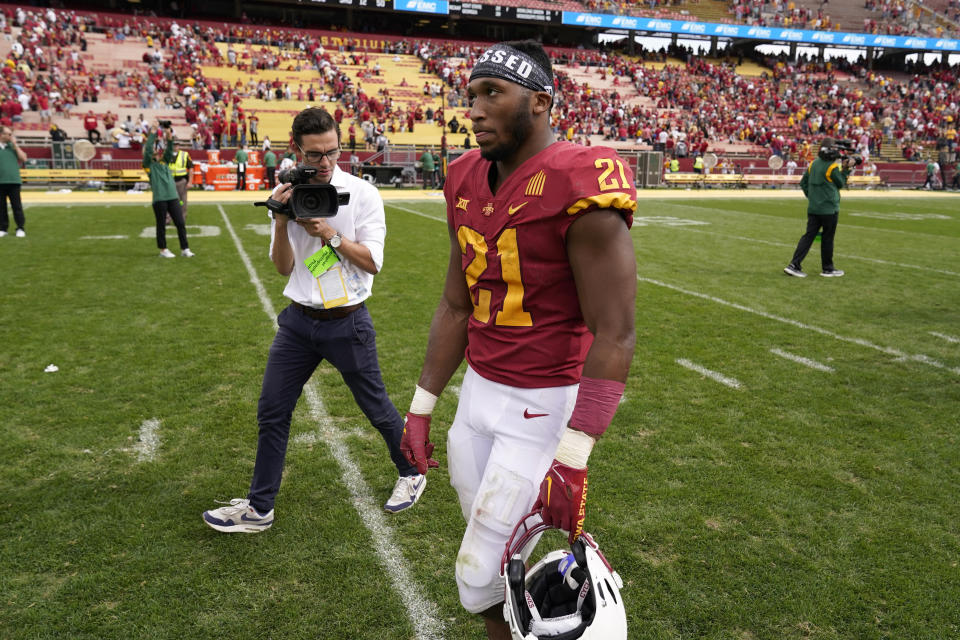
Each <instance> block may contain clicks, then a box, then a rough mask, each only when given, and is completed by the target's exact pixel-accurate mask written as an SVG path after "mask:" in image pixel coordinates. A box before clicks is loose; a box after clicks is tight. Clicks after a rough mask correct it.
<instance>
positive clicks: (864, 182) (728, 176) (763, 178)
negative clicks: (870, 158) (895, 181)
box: [663, 172, 885, 188]
mask: <svg viewBox="0 0 960 640" xmlns="http://www.w3.org/2000/svg"><path fill="white" fill-rule="evenodd" d="M800 177H801V176H800V175H778V174H764V173H752V174H744V173H708V174H701V173H669V172H668V173H665V174H664V175H663V181H664V183H665V184H667V185H668V186H671V185H677V186H698V187H706V186H719V187H740V188H746V187H748V186H782V185H799V184H800ZM847 184H848V185H849V186H851V187H882V186H885V184H884V182H883V179H882V178H881V177H880V176H850V179H849V181H848V183H847Z"/></svg>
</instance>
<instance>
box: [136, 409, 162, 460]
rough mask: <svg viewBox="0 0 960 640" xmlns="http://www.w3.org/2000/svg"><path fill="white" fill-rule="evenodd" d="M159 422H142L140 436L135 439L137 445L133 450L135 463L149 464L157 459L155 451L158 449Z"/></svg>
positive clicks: (153, 420)
mask: <svg viewBox="0 0 960 640" xmlns="http://www.w3.org/2000/svg"><path fill="white" fill-rule="evenodd" d="M158 429H160V421H159V420H157V419H156V418H150V419H149V420H144V421H143V424H141V425H140V434H139V437H138V438H137V444H135V445H134V446H133V450H134V451H136V452H137V462H150V461H151V460H153V459H154V458H156V457H157V450H158V449H160V434H159V433H157V430H158Z"/></svg>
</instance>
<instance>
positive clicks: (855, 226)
mask: <svg viewBox="0 0 960 640" xmlns="http://www.w3.org/2000/svg"><path fill="white" fill-rule="evenodd" d="M669 206H671V207H683V208H685V209H700V210H703V211H709V212H711V213H714V214H716V213H731V214H736V215H744V216H757V217H761V218H776V219H778V220H783V217H782V216H778V215H773V214H769V213H757V212H755V211H744V210H742V209H713V208H711V207H705V206H702V205H698V204H686V203H682V202H671V203H670V205H669ZM799 211H801V213H800V214H798V215H800V216H801V217H799V218H797V220H800V222H798V223H797V224H798V225H801V226H798V227H797V230H798V232H801V231H802V228H803V227H802V225H803V224H805V223H804V222H803V220H805V218H804V217H803V216H805V215H806V214H804V213H802V211H803V210H802V209H801V210H799ZM845 213H847V212H844V211H841V212H840V216H841V218H842V217H843V216H844V214H845ZM850 213H852V212H850ZM840 226H841V228H847V227H849V228H851V229H863V230H864V231H877V232H881V233H896V234H900V235H908V236H927V237H932V238H940V239H943V236H940V235H937V234H935V233H926V232H924V231H907V230H905V229H884V228H883V227H866V226H863V225H859V224H853V223H850V222H841V225H840ZM800 235H802V233H798V234H797V237H799V236H800Z"/></svg>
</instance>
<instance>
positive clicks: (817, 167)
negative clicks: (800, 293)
mask: <svg viewBox="0 0 960 640" xmlns="http://www.w3.org/2000/svg"><path fill="white" fill-rule="evenodd" d="M853 163H854V160H853V159H852V158H843V159H842V160H841V159H840V154H839V151H838V150H837V148H836V143H835V142H834V140H833V138H824V139H823V141H822V142H821V143H820V151H819V153H818V154H817V157H816V159H814V161H813V162H811V163H810V166H809V167H807V170H806V171H804V173H803V177H802V178H800V188H801V189H803V195H805V196H806V197H807V232H806V233H804V234H803V236H802V237H801V238H800V242H798V243H797V249H796V251H794V253H793V259H792V260H790V264H788V265H787V266H786V267H784V269H783V272H784V273H786V274H787V275H789V276H794V277H795V278H806V277H807V274H805V273H804V272H803V269H801V268H800V264H801V263H802V262H803V259H804V258H805V257H806V255H807V252H809V251H810V247H811V246H812V245H813V241H814V239H815V238H816V237H817V234H818V233H820V263H821V267H822V270H821V272H820V275H821V276H823V277H825V278H838V277H840V276H842V275H843V271H841V270H840V269H836V268H834V266H833V238H834V236H835V235H836V233H837V220H838V219H839V217H840V189H843V188H844V187H846V186H847V177H848V176H849V175H850V172H851V171H852V170H853ZM821 230H822V231H821Z"/></svg>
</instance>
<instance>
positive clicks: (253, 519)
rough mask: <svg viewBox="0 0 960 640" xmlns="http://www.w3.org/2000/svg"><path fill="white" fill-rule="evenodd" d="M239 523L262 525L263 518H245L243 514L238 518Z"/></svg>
mask: <svg viewBox="0 0 960 640" xmlns="http://www.w3.org/2000/svg"><path fill="white" fill-rule="evenodd" d="M240 521H241V522H256V523H258V524H262V523H263V518H248V517H247V514H243V515H242V516H240Z"/></svg>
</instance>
